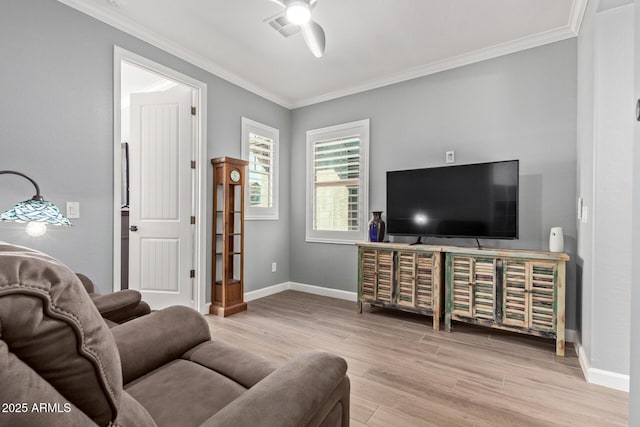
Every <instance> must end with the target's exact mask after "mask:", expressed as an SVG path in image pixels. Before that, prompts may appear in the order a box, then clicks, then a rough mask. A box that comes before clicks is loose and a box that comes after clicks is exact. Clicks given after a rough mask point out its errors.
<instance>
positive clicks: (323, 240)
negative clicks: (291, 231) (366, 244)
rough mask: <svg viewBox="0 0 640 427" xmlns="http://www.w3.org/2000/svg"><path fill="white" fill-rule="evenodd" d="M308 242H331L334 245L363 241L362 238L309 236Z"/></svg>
mask: <svg viewBox="0 0 640 427" xmlns="http://www.w3.org/2000/svg"><path fill="white" fill-rule="evenodd" d="M305 241H306V242H307V243H329V244H332V245H354V244H356V243H358V242H361V241H362V239H354V240H337V239H321V238H318V237H307V238H306V239H305Z"/></svg>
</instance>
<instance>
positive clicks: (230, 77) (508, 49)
mask: <svg viewBox="0 0 640 427" xmlns="http://www.w3.org/2000/svg"><path fill="white" fill-rule="evenodd" d="M58 1H59V2H60V3H63V4H65V5H67V6H69V7H71V8H73V9H76V10H78V11H80V12H82V13H85V14H87V15H89V16H91V17H93V18H95V19H98V20H100V21H102V22H104V23H106V24H108V25H111V26H113V27H115V28H117V29H119V30H122V31H124V32H125V33H127V34H130V35H132V36H134V37H137V38H139V39H140V40H143V41H145V42H147V43H149V44H151V45H153V46H155V47H158V48H160V49H162V50H164V51H166V52H168V53H170V54H172V55H175V56H177V57H178V58H180V59H183V60H185V61H187V62H189V63H191V64H193V65H195V66H197V67H200V68H202V69H204V70H206V71H208V72H210V73H212V74H214V75H216V76H218V77H220V78H222V79H224V80H227V81H229V82H230V83H233V84H235V85H237V86H239V87H241V88H243V89H246V90H248V91H249V92H252V93H254V94H256V95H258V96H260V97H262V98H265V99H267V100H269V101H271V102H274V103H276V104H278V105H280V106H282V107H285V108H287V109H290V110H292V109H296V108H301V107H306V106H309V105H312V104H317V103H320V102H325V101H330V100H333V99H337V98H342V97H344V96H348V95H354V94H356V93H360V92H365V91H368V90H372V89H377V88H380V87H383V86H389V85H392V84H396V83H401V82H404V81H407V80H412V79H415V78H418V77H424V76H428V75H430V74H435V73H439V72H442V71H447V70H451V69H454V68H458V67H462V66H465V65H470V64H474V63H476V62H481V61H485V60H488V59H493V58H497V57H500V56H504V55H508V54H510V53H515V52H519V51H521V50H526V49H531V48H534V47H538V46H543V45H545V44H549V43H554V42H557V41H561V40H565V39H568V38H572V37H576V36H577V35H578V33H579V31H580V26H581V24H582V20H583V18H584V14H585V10H586V7H587V3H588V1H589V0H573V4H572V5H571V13H570V16H569V20H568V22H567V25H566V26H565V27H562V28H559V29H555V30H550V31H546V32H542V33H538V34H534V35H532V36H528V37H523V38H520V39H516V40H512V41H509V42H506V43H501V44H498V45H494V46H490V47H487V48H482V49H478V50H475V51H473V52H468V53H464V54H462V55H457V56H454V57H450V58H447V59H444V60H441V61H435V62H431V63H429V64H425V65H422V66H419V67H415V68H412V69H409V70H405V71H402V72H399V73H393V74H390V75H387V76H384V77H382V78H377V79H372V80H370V81H368V82H365V83H363V84H360V85H356V86H351V87H348V88H344V89H340V90H336V91H332V92H328V93H326V94H323V95H319V96H313V97H309V98H302V99H298V100H289V99H285V98H283V97H280V96H278V95H276V94H274V93H272V92H270V91H268V90H265V89H264V88H261V87H259V86H257V85H255V84H254V83H251V82H249V81H247V80H245V79H243V78H242V77H239V76H237V75H236V74H234V73H232V72H230V71H228V70H227V69H225V68H224V67H222V66H220V65H219V64H217V63H215V62H214V61H211V60H210V59H208V58H205V57H204V56H202V55H200V54H197V53H195V52H193V51H191V50H189V49H186V48H185V47H183V46H180V45H178V44H177V43H174V42H172V41H170V40H168V39H166V38H164V37H162V36H160V35H159V34H157V33H155V32H153V31H151V30H149V29H148V28H145V27H143V26H140V25H138V24H135V23H134V22H132V21H130V20H128V19H126V18H123V17H121V16H119V15H117V14H115V13H113V12H112V11H110V10H109V9H107V8H106V7H104V8H102V7H98V6H95V5H92V4H87V3H85V2H83V1H82V0H58Z"/></svg>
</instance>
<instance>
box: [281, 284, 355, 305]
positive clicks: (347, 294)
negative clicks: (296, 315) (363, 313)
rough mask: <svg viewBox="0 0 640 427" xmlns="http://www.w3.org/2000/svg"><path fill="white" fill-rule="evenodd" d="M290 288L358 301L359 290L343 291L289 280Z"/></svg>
mask: <svg viewBox="0 0 640 427" xmlns="http://www.w3.org/2000/svg"><path fill="white" fill-rule="evenodd" d="M289 289H291V290H292V291H300V292H306V293H308V294H314V295H322V296H325V297H330V298H338V299H344V300H347V301H354V302H355V301H358V293H357V292H350V291H343V290H341V289H333V288H323V287H322V286H315V285H307V284H305V283H297V282H289Z"/></svg>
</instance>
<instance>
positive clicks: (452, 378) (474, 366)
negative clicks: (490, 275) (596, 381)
mask: <svg viewBox="0 0 640 427" xmlns="http://www.w3.org/2000/svg"><path fill="white" fill-rule="evenodd" d="M207 321H208V322H209V325H210V327H211V330H212V334H213V337H214V339H220V340H224V341H226V342H228V343H231V344H233V345H236V346H238V347H241V348H245V349H247V350H251V351H254V352H256V353H259V354H261V355H263V356H264V357H266V358H267V359H271V360H273V361H276V362H284V361H286V360H287V359H289V358H291V357H292V356H293V355H295V354H297V353H301V352H304V351H308V350H315V349H320V350H326V351H330V352H333V353H337V354H339V355H341V356H342V357H344V358H345V359H346V360H347V362H348V364H349V370H348V374H349V377H350V379H351V425H352V426H355V427H358V426H385V427H387V426H402V427H404V426H447V427H449V426H551V425H573V426H620V425H626V424H627V413H628V398H627V394H626V393H623V392H619V391H615V390H611V389H608V388H605V387H600V386H595V385H591V384H588V383H587V382H586V381H585V380H584V377H583V375H582V371H581V370H580V366H579V363H578V358H577V357H576V354H575V351H574V350H573V346H572V345H571V344H569V345H567V356H566V357H564V358H562V357H556V356H555V354H554V352H555V345H554V343H553V341H551V340H544V339H539V338H535V337H528V336H524V335H516V334H510V333H506V332H501V331H495V330H490V329H486V328H480V327H475V326H469V325H463V324H460V323H454V324H453V331H452V332H451V333H447V332H444V331H434V330H433V329H432V327H431V326H432V325H431V318H428V317H420V316H414V315H409V314H402V313H398V312H391V311H388V312H387V311H382V310H377V309H370V308H369V307H368V305H367V306H365V310H364V312H363V313H362V314H358V313H356V304H355V303H354V302H349V301H343V300H338V299H333V298H327V297H321V296H316V295H310V294H305V293H301V292H295V291H286V292H282V293H279V294H276V295H272V296H269V297H266V298H262V299H259V300H256V301H252V302H250V303H249V310H248V311H247V312H244V313H239V314H235V315H233V316H231V317H227V318H225V319H223V318H220V317H214V316H207Z"/></svg>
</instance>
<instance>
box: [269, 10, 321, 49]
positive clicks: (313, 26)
mask: <svg viewBox="0 0 640 427" xmlns="http://www.w3.org/2000/svg"><path fill="white" fill-rule="evenodd" d="M271 1H273V2H274V3H278V4H279V5H280V6H282V7H283V8H284V12H285V16H286V17H287V19H288V20H289V22H290V23H291V24H293V25H298V26H299V27H300V30H301V31H302V37H303V38H304V42H305V43H306V44H307V47H309V50H310V51H311V53H313V55H314V56H315V57H316V58H321V57H322V55H323V54H324V47H325V36H324V30H323V29H322V27H321V26H320V25H319V24H318V23H317V22H315V21H314V20H313V19H311V9H312V8H314V7H315V6H316V4H317V3H318V0H271Z"/></svg>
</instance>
